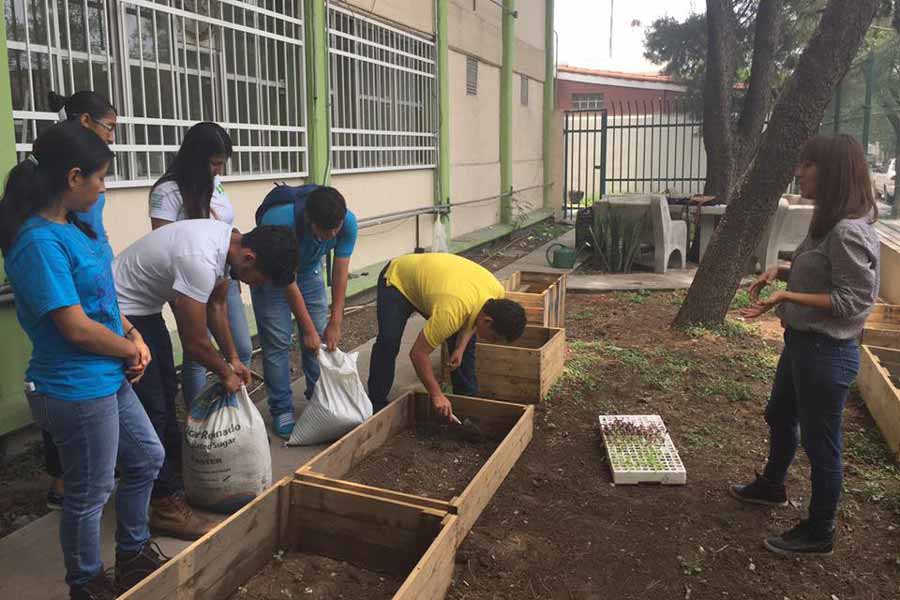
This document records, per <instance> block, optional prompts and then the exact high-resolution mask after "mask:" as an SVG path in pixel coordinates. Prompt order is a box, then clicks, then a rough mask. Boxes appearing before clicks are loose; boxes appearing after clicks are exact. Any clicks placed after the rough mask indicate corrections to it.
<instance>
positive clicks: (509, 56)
mask: <svg viewBox="0 0 900 600" xmlns="http://www.w3.org/2000/svg"><path fill="white" fill-rule="evenodd" d="M515 10H516V3H515V0H503V67H502V68H501V70H500V194H502V196H501V199H500V222H501V223H512V220H513V214H512V209H513V206H512V189H513V168H512V110H513V105H512V79H513V63H514V62H515V49H516V45H515V44H516V25H515V24H516V22H515V18H516V12H515Z"/></svg>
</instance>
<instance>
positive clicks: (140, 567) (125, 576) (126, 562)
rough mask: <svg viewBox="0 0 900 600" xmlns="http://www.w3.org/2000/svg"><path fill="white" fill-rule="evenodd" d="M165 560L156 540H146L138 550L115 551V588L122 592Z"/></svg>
mask: <svg viewBox="0 0 900 600" xmlns="http://www.w3.org/2000/svg"><path fill="white" fill-rule="evenodd" d="M167 560H169V557H168V556H166V555H165V554H163V553H162V551H161V550H160V549H159V546H157V545H156V542H147V543H146V544H144V547H143V548H141V551H140V552H127V553H126V552H116V589H117V590H118V592H119V593H120V594H124V593H125V592H127V591H128V590H129V589H131V588H132V587H134V586H135V585H137V584H138V583H139V582H140V581H141V580H142V579H144V578H145V577H147V576H148V575H150V574H151V573H153V572H154V571H156V570H157V569H158V568H160V567H161V566H163V565H164V564H165V563H166V561H167Z"/></svg>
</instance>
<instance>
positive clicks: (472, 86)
mask: <svg viewBox="0 0 900 600" xmlns="http://www.w3.org/2000/svg"><path fill="white" fill-rule="evenodd" d="M466 95H467V96H477V95H478V59H477V58H475V57H472V56H467V57H466Z"/></svg>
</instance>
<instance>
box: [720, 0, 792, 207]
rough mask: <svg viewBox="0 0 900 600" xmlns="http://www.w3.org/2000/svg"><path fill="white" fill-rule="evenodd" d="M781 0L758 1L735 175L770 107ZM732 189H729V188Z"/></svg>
mask: <svg viewBox="0 0 900 600" xmlns="http://www.w3.org/2000/svg"><path fill="white" fill-rule="evenodd" d="M783 15H784V0H760V3H759V7H758V9H757V14H756V26H755V29H754V33H753V58H752V61H753V62H752V63H751V70H750V81H749V83H748V86H747V95H746V97H745V98H744V106H743V108H742V109H741V116H740V119H739V120H738V125H737V131H738V137H739V139H738V140H737V144H738V147H737V149H736V152H735V155H736V157H735V172H734V176H735V178H738V179H739V178H740V177H742V176H743V175H744V172H745V171H746V169H747V167H748V166H749V165H750V162H751V161H752V160H753V157H754V156H755V155H756V150H757V148H758V147H759V141H760V139H761V137H762V129H763V125H764V124H765V122H766V116H767V115H768V114H769V109H770V108H771V107H772V79H773V78H774V76H775V60H774V58H775V52H776V51H777V50H778V40H779V38H780V37H781V26H782V23H783V21H784V16H783ZM729 192H731V190H729Z"/></svg>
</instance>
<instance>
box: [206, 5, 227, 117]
mask: <svg viewBox="0 0 900 600" xmlns="http://www.w3.org/2000/svg"><path fill="white" fill-rule="evenodd" d="M220 6H221V3H220ZM209 16H210V17H212V16H213V14H212V11H211V10H210V12H209ZM206 33H207V35H206V52H207V54H208V55H209V99H210V105H211V107H210V110H212V114H211V115H210V116H209V120H210V121H217V120H221V115H222V111H221V110H220V106H219V103H220V102H221V100H222V99H221V95H220V94H217V93H216V90H217V89H221V86H220V85H217V82H218V81H219V80H222V81H224V80H223V79H222V70H221V69H219V70H216V63H215V58H216V57H217V56H218V55H219V53H218V52H216V48H215V46H213V40H214V39H215V30H214V29H213V25H212V23H207V24H206Z"/></svg>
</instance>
